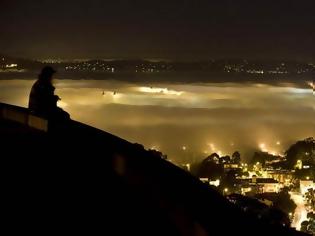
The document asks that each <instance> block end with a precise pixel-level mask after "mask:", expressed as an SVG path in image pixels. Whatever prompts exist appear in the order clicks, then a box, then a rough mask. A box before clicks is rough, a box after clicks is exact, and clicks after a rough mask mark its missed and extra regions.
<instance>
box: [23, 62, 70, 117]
mask: <svg viewBox="0 0 315 236" xmlns="http://www.w3.org/2000/svg"><path fill="white" fill-rule="evenodd" d="M55 73H56V71H55V70H54V69H53V68H52V67H50V66H46V67H44V68H43V69H42V71H41V73H40V74H39V76H38V80H37V81H36V82H35V83H34V85H33V87H32V90H31V93H30V98H29V105H28V106H29V109H30V110H31V111H32V112H34V113H35V114H36V115H38V116H42V117H44V118H47V119H49V120H68V119H70V115H69V114H68V113H67V112H65V111H64V110H62V109H61V108H59V107H58V106H57V102H58V101H59V100H60V98H59V97H58V96H57V95H55V87H54V86H53V83H52V81H53V75H54V74H55Z"/></svg>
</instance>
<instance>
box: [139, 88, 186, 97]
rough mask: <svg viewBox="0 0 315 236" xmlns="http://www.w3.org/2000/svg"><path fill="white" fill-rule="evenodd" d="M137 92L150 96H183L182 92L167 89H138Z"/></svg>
mask: <svg viewBox="0 0 315 236" xmlns="http://www.w3.org/2000/svg"><path fill="white" fill-rule="evenodd" d="M138 90H139V91H140V92H142V93H152V94H166V95H176V96H180V95H182V94H183V92H181V91H175V90H170V89H168V88H153V87H140V88H139V89H138Z"/></svg>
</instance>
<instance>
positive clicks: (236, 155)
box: [232, 151, 241, 164]
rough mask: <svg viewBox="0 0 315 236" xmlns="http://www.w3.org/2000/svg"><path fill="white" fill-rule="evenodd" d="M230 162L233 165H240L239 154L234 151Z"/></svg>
mask: <svg viewBox="0 0 315 236" xmlns="http://www.w3.org/2000/svg"><path fill="white" fill-rule="evenodd" d="M232 162H233V163H234V164H240V163H241V154H240V153H239V152H238V151H236V152H234V153H233V154H232Z"/></svg>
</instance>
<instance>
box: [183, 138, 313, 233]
mask: <svg viewBox="0 0 315 236" xmlns="http://www.w3.org/2000/svg"><path fill="white" fill-rule="evenodd" d="M275 144H276V145H280V141H277V142H276V143H275ZM209 146H210V148H212V149H213V148H215V145H214V144H209ZM187 148H188V147H186V146H184V147H182V150H183V151H186V150H187ZM258 149H259V150H260V151H257V152H255V153H254V155H253V157H252V158H251V161H250V162H248V163H246V162H244V161H243V159H242V156H241V154H240V153H239V152H237V151H236V152H234V153H233V154H232V155H231V156H228V155H226V156H222V153H220V151H218V152H217V153H213V154H211V155H209V156H208V157H207V158H205V159H204V160H203V161H202V162H200V163H186V164H182V165H181V166H182V168H183V169H185V170H187V171H189V172H191V173H192V174H193V175H195V176H197V177H198V178H199V179H200V180H201V181H202V182H204V183H205V184H207V185H210V186H211V187H213V188H215V189H217V190H218V191H219V192H221V193H222V194H223V195H225V196H226V198H227V199H228V200H229V201H231V202H232V203H234V204H236V205H237V206H239V207H241V208H242V209H243V210H244V211H247V212H250V213H251V214H253V215H254V216H255V217H258V218H263V219H264V218H265V220H268V221H273V220H274V221H275V222H276V223H277V224H283V225H286V226H291V227H293V228H296V229H297V230H301V231H304V232H309V233H313V234H314V233H315V231H314V224H313V222H314V211H315V194H314V191H315V182H314V180H315V163H314V158H315V140H314V139H313V138H308V139H305V140H303V141H299V142H297V143H296V144H293V145H292V146H291V147H289V149H288V150H286V151H285V152H284V153H282V154H280V153H275V152H274V151H271V150H268V149H267V146H266V144H265V143H260V144H259V145H258ZM277 211H278V212H277ZM276 212H277V213H276ZM272 214H278V217H276V218H274V219H273V217H272ZM280 216H281V217H280Z"/></svg>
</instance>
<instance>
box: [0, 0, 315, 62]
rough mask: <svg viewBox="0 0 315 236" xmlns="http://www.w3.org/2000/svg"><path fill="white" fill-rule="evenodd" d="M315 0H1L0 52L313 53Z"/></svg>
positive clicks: (305, 56) (186, 56)
mask: <svg viewBox="0 0 315 236" xmlns="http://www.w3.org/2000/svg"><path fill="white" fill-rule="evenodd" d="M314 10H315V1H314V0H295V1H290V0H285V1H284V0H272V1H270V0H264V1H255V0H246V1H245V0H237V1H236V0H230V1H228V0H217V1H211V0H159V1H157V0H89V1H85V0H67V1H65V0H63V1H57V0H54V1H53V0H30V1H26V0H21V1H18V0H0V53H5V54H9V55H12V56H22V57H29V58H38V59H44V58H45V59H48V58H65V59H71V58H164V59H182V60H197V59H209V58H253V59H280V58H284V59H297V60H303V61H307V60H315V56H314V55H315V11H314Z"/></svg>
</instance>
